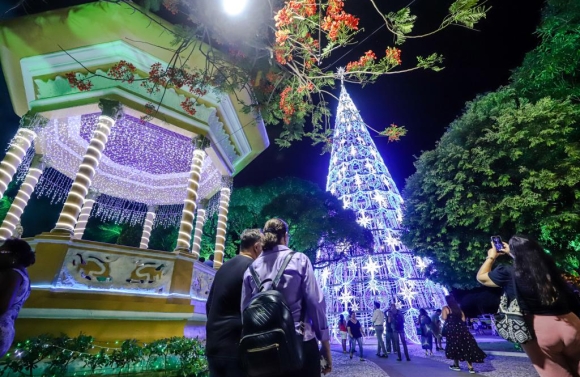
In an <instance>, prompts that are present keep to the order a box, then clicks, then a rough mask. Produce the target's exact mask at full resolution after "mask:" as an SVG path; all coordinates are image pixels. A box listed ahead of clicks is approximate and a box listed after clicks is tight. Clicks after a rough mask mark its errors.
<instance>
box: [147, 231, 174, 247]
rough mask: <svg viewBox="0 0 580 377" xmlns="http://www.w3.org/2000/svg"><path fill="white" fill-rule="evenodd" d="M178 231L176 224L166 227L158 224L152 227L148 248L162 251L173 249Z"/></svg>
mask: <svg viewBox="0 0 580 377" xmlns="http://www.w3.org/2000/svg"><path fill="white" fill-rule="evenodd" d="M178 233H179V228H178V227H176V226H169V227H167V228H164V227H162V226H158V227H155V228H153V230H152V231H151V237H150V238H149V249H152V250H163V251H173V250H175V246H176V245H177V234H178Z"/></svg>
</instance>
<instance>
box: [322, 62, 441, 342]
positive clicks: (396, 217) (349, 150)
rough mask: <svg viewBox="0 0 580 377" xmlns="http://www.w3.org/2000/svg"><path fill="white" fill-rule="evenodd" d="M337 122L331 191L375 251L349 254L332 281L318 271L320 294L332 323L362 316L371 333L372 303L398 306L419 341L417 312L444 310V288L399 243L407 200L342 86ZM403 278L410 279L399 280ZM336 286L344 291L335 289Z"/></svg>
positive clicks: (408, 332)
mask: <svg viewBox="0 0 580 377" xmlns="http://www.w3.org/2000/svg"><path fill="white" fill-rule="evenodd" d="M337 74H338V73H337ZM335 119H336V124H335V131H334V135H333V137H332V143H333V144H332V152H331V156H330V167H329V172H328V180H327V190H328V191H331V190H332V194H333V195H335V196H336V197H338V198H339V199H340V200H341V201H342V203H343V206H344V207H345V208H349V209H352V210H354V211H356V216H357V222H358V223H359V224H360V225H361V226H363V227H365V228H367V229H369V230H370V231H371V233H372V235H373V241H374V248H375V249H374V250H373V251H374V253H373V255H372V257H370V258H369V256H368V255H361V254H357V253H356V252H354V253H353V254H347V256H348V258H349V260H347V261H344V262H339V264H341V267H342V268H336V269H332V272H333V273H331V274H330V275H329V276H328V277H327V276H326V273H324V272H323V271H321V270H317V271H316V272H315V273H316V274H317V276H318V278H319V279H320V281H321V282H322V281H326V284H325V285H323V286H322V289H323V291H324V293H325V296H326V302H327V304H328V307H329V308H330V310H328V312H327V315H328V318H329V323H333V324H334V323H336V318H338V315H339V314H340V313H341V312H342V311H343V310H345V309H347V308H349V309H351V310H357V311H359V315H358V318H359V320H360V321H361V324H362V326H363V327H365V328H370V327H371V326H372V323H371V316H372V309H373V308H372V306H373V305H372V304H373V301H378V302H380V303H381V304H382V305H388V304H389V303H391V302H395V303H396V305H397V307H398V308H399V309H401V310H402V311H403V312H405V321H406V322H408V323H405V331H406V335H407V338H408V339H410V340H411V341H413V342H419V338H418V337H417V334H416V331H415V324H414V317H415V316H416V312H417V310H416V309H418V308H422V307H429V306H431V307H432V308H441V307H443V306H444V303H445V300H444V295H443V292H444V290H443V287H441V286H439V285H437V284H435V283H433V282H430V281H428V280H425V279H424V278H423V274H422V273H421V272H420V270H421V267H422V265H420V266H418V265H417V260H416V259H415V256H414V255H413V253H412V251H409V250H407V249H406V248H404V247H403V246H402V244H401V241H400V232H401V230H400V229H401V219H402V210H401V205H402V203H403V199H402V198H401V195H400V193H399V191H398V189H397V186H396V185H395V183H394V181H393V180H392V178H391V175H390V174H389V170H388V169H387V166H386V165H385V163H384V161H383V158H382V157H381V155H380V154H379V153H378V151H377V148H376V146H375V142H374V140H373V138H372V137H371V135H370V134H369V130H368V128H367V126H366V125H365V124H364V122H363V119H362V118H361V116H360V114H359V112H358V110H357V108H356V106H355V104H354V103H353V102H352V100H351V98H350V96H349V95H348V93H347V92H346V90H345V88H344V87H343V88H342V89H341V93H340V99H339V105H338V111H337V113H336V118H335ZM378 140H382V139H378ZM377 266H380V268H377ZM323 274H324V276H323ZM401 277H407V278H409V279H408V280H406V281H399V278H401ZM410 279H413V280H410ZM414 282H415V283H414ZM337 286H339V287H341V288H340V289H339V290H336V288H335V287H337ZM345 287H348V290H345Z"/></svg>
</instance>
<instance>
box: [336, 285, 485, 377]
mask: <svg viewBox="0 0 580 377" xmlns="http://www.w3.org/2000/svg"><path fill="white" fill-rule="evenodd" d="M446 301H447V305H446V306H444V307H443V309H437V310H435V311H434V312H433V313H432V314H431V315H429V314H428V312H427V310H426V309H420V310H419V316H418V318H417V321H416V331H417V335H418V336H419V337H420V341H421V347H422V349H423V350H425V356H433V343H435V350H436V351H445V356H446V357H447V358H448V359H451V360H453V361H454V363H453V365H451V366H450V369H451V370H455V371H459V370H460V367H459V362H460V361H465V362H466V363H467V367H468V371H469V373H475V370H474V368H473V363H483V360H484V359H485V357H486V356H487V355H486V354H485V352H483V351H482V350H481V349H480V348H479V347H478V345H477V342H476V341H475V338H474V337H473V335H472V334H471V333H470V331H469V329H468V327H467V323H466V318H465V314H464V313H463V312H462V311H461V308H460V307H459V304H457V302H456V301H455V298H454V297H453V296H447V297H446ZM380 307H381V305H380V303H379V302H375V303H374V310H373V315H372V319H371V322H372V326H373V328H374V331H375V336H376V340H377V353H376V355H377V356H378V357H383V358H388V357H389V354H395V355H396V357H397V359H396V360H397V361H402V360H403V359H402V356H403V355H404V356H405V359H406V360H407V361H411V358H410V357H409V350H408V348H407V339H406V335H405V317H404V314H403V312H402V311H401V310H400V309H398V308H397V306H396V305H395V303H391V304H390V306H389V308H388V309H387V310H385V311H384V312H383V311H382V310H381V309H380ZM443 323H445V325H444V326H443ZM443 329H445V330H443ZM338 330H339V333H340V337H341V340H342V351H343V353H347V352H348V353H349V355H350V358H351V359H352V358H353V355H354V353H355V352H356V345H357V344H358V352H359V357H360V360H361V361H364V360H365V359H364V348H363V342H362V331H361V324H360V322H359V321H358V320H357V318H356V312H354V311H352V312H350V318H349V320H348V321H345V319H344V315H342V314H341V315H340V318H339V321H338ZM444 331H445V334H443V332H444ZM383 334H384V338H383ZM443 335H445V337H446V343H445V348H444V347H443V342H442V339H443ZM349 339H350V343H349V344H350V345H349V347H348V351H347V342H346V341H347V340H349Z"/></svg>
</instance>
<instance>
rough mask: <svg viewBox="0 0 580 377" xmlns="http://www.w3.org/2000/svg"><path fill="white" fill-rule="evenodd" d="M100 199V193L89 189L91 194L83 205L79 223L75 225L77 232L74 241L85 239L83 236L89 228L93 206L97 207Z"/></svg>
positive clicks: (75, 231)
mask: <svg viewBox="0 0 580 377" xmlns="http://www.w3.org/2000/svg"><path fill="white" fill-rule="evenodd" d="M98 197H99V192H98V191H96V190H93V189H89V193H88V194H87V197H86V198H85V202H84V203H83V208H82V209H81V214H80V215H79V218H78V219H77V223H76V224H75V230H74V234H73V238H74V239H76V240H80V239H82V238H83V234H85V229H86V228H87V223H88V222H89V218H90V217H91V211H92V210H93V206H94V205H95V202H96V201H97V198H98Z"/></svg>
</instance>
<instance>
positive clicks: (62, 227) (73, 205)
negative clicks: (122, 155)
mask: <svg viewBox="0 0 580 377" xmlns="http://www.w3.org/2000/svg"><path fill="white" fill-rule="evenodd" d="M99 108H100V109H101V110H102V113H101V116H99V123H98V124H97V129H96V130H95V132H94V133H93V136H92V137H91V141H90V143H89V146H88V148H87V151H86V152H85V155H84V156H83V161H82V162H81V164H80V166H79V171H78V172H77V175H76V177H75V180H74V182H73V184H72V186H71V189H70V191H69V193H68V197H67V198H66V202H65V203H64V207H63V208H62V212H61V213H60V216H59V218H58V222H57V223H56V227H55V228H54V229H53V230H52V232H54V233H65V234H70V235H72V234H73V233H74V228H75V225H76V222H77V219H78V217H79V213H80V212H81V207H82V205H83V203H84V202H85V197H86V196H87V194H88V193H89V187H91V184H92V180H93V177H94V176H95V171H96V169H97V167H98V166H99V162H100V160H101V155H102V154H103V150H104V149H105V146H106V145H107V140H108V139H109V134H110V133H111V127H113V126H114V125H115V123H116V122H117V120H118V119H119V118H120V117H121V116H122V115H123V107H122V105H121V103H120V102H119V101H113V100H109V99H101V100H100V101H99Z"/></svg>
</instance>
